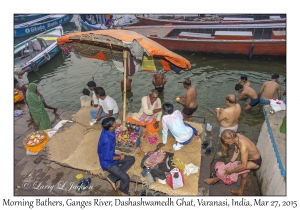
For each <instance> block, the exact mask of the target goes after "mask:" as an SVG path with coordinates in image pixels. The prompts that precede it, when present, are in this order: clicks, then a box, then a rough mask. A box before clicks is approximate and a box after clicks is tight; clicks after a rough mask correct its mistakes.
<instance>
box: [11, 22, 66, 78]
mask: <svg viewBox="0 0 300 210" xmlns="http://www.w3.org/2000/svg"><path fill="white" fill-rule="evenodd" d="M63 34H64V33H63V28H62V26H57V27H54V28H52V29H49V30H47V31H45V32H43V33H40V34H38V35H36V36H33V37H31V38H29V39H27V40H25V41H23V42H21V43H19V44H17V45H16V46H14V66H15V69H18V70H26V69H28V72H31V71H37V70H38V68H39V66H41V65H42V64H44V63H46V62H47V61H49V60H50V59H51V58H53V56H54V55H55V54H56V53H58V52H59V50H60V49H59V47H58V46H57V42H56V41H57V39H58V38H59V37H61V36H62V35H63Z"/></svg>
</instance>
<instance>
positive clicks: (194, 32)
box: [124, 23, 286, 57]
mask: <svg viewBox="0 0 300 210" xmlns="http://www.w3.org/2000/svg"><path fill="white" fill-rule="evenodd" d="M124 29H126V30H131V31H135V32H137V33H140V34H142V35H144V36H146V37H148V38H150V39H152V40H154V41H155V42H157V43H159V44H161V45H163V46H164V47H166V48H168V49H169V50H174V51H185V52H200V53H215V54H240V55H248V56H249V57H251V56H252V55H271V56H286V24H285V23H277V24H243V25H196V26H194V25H193V26H186V25H182V26H177V25H175V26H132V27H124Z"/></svg>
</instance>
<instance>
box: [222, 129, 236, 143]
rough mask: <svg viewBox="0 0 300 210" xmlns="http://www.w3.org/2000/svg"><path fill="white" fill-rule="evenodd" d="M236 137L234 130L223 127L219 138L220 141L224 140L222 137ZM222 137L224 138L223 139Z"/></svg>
mask: <svg viewBox="0 0 300 210" xmlns="http://www.w3.org/2000/svg"><path fill="white" fill-rule="evenodd" d="M235 137H236V132H235V131H233V130H230V129H225V130H224V131H223V132H222V133H221V139H222V142H224V139H225V140H226V139H233V138H235ZM223 138H224V139H223Z"/></svg>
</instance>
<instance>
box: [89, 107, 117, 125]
mask: <svg viewBox="0 0 300 210" xmlns="http://www.w3.org/2000/svg"><path fill="white" fill-rule="evenodd" d="M106 114H107V113H105V112H104V111H102V113H101V115H100V116H104V115H106ZM90 115H91V116H92V118H93V119H96V118H97V115H98V109H94V110H91V111H90ZM118 116H119V114H113V115H111V116H110V117H113V118H115V119H117V117H118ZM104 119H105V118H101V119H100V120H99V123H102V121H103V120H104Z"/></svg>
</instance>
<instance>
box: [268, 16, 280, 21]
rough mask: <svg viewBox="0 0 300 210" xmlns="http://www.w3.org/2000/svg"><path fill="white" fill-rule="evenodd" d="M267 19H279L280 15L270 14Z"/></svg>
mask: <svg viewBox="0 0 300 210" xmlns="http://www.w3.org/2000/svg"><path fill="white" fill-rule="evenodd" d="M269 19H271V20H276V19H281V17H280V16H279V15H278V16H275V15H274V16H270V17H269Z"/></svg>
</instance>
